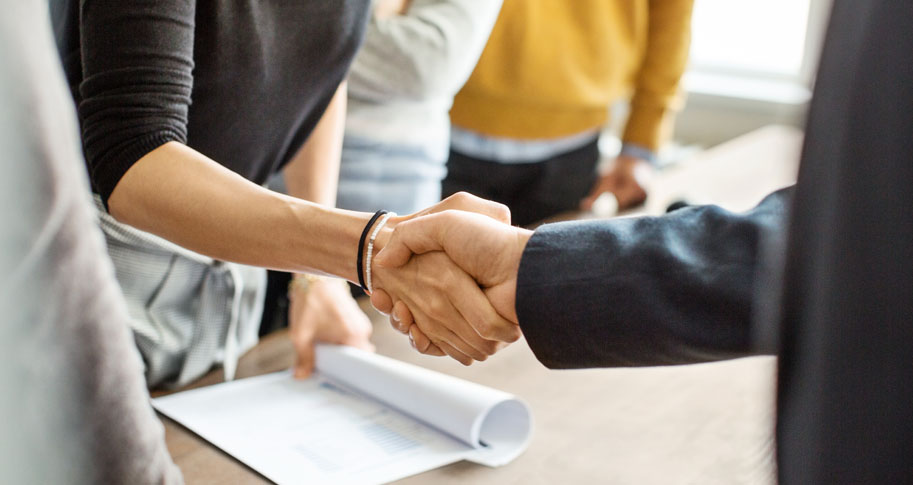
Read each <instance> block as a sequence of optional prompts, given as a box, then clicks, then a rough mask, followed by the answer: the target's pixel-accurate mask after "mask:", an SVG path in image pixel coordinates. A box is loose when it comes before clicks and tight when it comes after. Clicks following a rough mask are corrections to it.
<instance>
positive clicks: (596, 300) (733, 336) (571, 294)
mask: <svg viewBox="0 0 913 485" xmlns="http://www.w3.org/2000/svg"><path fill="white" fill-rule="evenodd" d="M791 192H792V189H791V188H787V189H783V190H781V191H778V192H775V193H774V194H771V195H770V196H768V197H767V198H766V199H765V200H764V201H762V202H761V203H760V204H759V205H758V206H757V207H756V208H754V209H753V210H751V211H749V212H747V213H741V214H737V213H732V212H727V211H725V210H723V209H721V208H719V207H717V206H699V207H690V208H686V209H680V210H678V211H675V212H673V213H671V214H668V215H666V216H662V217H643V218H628V219H615V220H608V221H574V222H566V223H559V224H549V225H545V226H542V227H540V228H539V229H537V230H536V232H535V233H534V234H533V236H532V238H531V239H530V241H529V243H528V244H527V246H526V250H525V251H524V253H523V258H522V260H521V263H520V271H519V276H518V282H517V303H516V306H517V314H518V316H519V319H520V326H521V328H522V329H523V333H524V335H525V336H526V340H527V342H528V343H529V346H530V348H532V350H533V352H534V353H535V354H536V357H537V358H538V359H539V360H540V361H541V362H542V363H543V364H545V365H546V366H548V367H553V368H582V367H606V366H648V365H666V364H685V363H695V362H705V361H712V360H719V359H725V358H733V357H738V356H744V355H747V354H748V353H750V345H751V342H750V341H751V335H752V329H751V323H750V320H751V315H752V308H751V302H752V299H753V297H754V292H755V288H754V286H755V283H754V282H755V281H756V278H755V276H756V272H757V269H758V259H759V254H760V252H761V249H760V248H761V245H762V241H763V240H765V239H766V238H767V237H771V236H774V235H777V234H780V233H781V232H782V228H783V223H784V219H785V217H786V209H787V205H788V200H789V198H790V195H791Z"/></svg>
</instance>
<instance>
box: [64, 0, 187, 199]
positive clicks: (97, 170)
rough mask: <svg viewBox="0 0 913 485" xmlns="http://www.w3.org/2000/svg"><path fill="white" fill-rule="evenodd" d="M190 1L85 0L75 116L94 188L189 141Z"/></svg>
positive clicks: (104, 189)
mask: <svg viewBox="0 0 913 485" xmlns="http://www.w3.org/2000/svg"><path fill="white" fill-rule="evenodd" d="M195 11H196V1H195V0H151V1H150V0H83V1H81V2H80V11H79V33H80V46H81V50H82V54H81V58H82V79H83V81H82V83H81V85H80V86H79V119H80V124H81V125H82V139H83V145H84V149H85V155H86V159H87V162H88V165H89V173H90V176H91V179H92V185H93V187H94V189H95V190H96V191H97V192H98V193H99V194H100V195H101V197H102V200H103V201H104V202H105V204H106V205H107V201H108V197H109V196H110V195H111V192H112V191H114V187H116V186H117V183H118V182H119V181H120V179H121V177H123V175H124V174H125V173H126V172H127V170H128V169H129V168H130V167H132V166H133V164H134V163H136V161H137V160H139V159H140V158H142V157H143V156H144V155H146V154H147V153H149V152H150V151H152V150H154V149H156V148H158V147H159V146H161V145H163V144H165V143H167V142H169V141H178V142H181V143H186V141H187V113H188V107H189V106H190V94H191V90H192V88H193V77H192V75H191V71H192V70H193V40H194V15H195Z"/></svg>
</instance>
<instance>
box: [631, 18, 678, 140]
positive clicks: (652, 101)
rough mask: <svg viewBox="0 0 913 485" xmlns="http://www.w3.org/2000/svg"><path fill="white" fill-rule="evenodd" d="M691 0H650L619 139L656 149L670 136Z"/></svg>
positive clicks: (675, 109)
mask: <svg viewBox="0 0 913 485" xmlns="http://www.w3.org/2000/svg"><path fill="white" fill-rule="evenodd" d="M693 3H694V2H693V0H662V1H653V2H651V5H650V12H649V26H648V29H649V31H648V33H647V46H646V53H645V55H644V57H643V61H642V62H641V65H640V71H639V73H638V75H637V78H636V79H637V80H636V85H635V86H634V95H633V97H632V99H631V115H630V116H629V118H628V121H627V124H626V126H625V130H624V133H623V136H622V138H623V141H625V142H627V143H634V144H637V145H640V146H643V147H645V148H648V149H650V150H656V149H658V148H659V146H660V145H661V144H662V143H663V142H664V141H665V140H666V139H667V138H668V137H669V136H670V134H671V128H672V121H673V118H674V114H675V112H676V111H678V109H679V108H680V106H681V104H682V97H681V93H680V89H679V85H680V83H681V78H682V74H683V73H684V72H685V67H686V66H687V63H688V51H689V48H690V45H691V10H692V7H693Z"/></svg>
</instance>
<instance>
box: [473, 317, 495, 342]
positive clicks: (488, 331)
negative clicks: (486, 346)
mask: <svg viewBox="0 0 913 485" xmlns="http://www.w3.org/2000/svg"><path fill="white" fill-rule="evenodd" d="M494 330H495V329H494V325H492V324H491V323H490V322H488V321H486V320H482V321H480V322H477V323H476V332H478V333H479V336H481V337H482V338H485V339H489V340H490V339H492V337H493V336H494V335H493V334H494V333H495V332H494Z"/></svg>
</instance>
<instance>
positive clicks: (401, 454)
mask: <svg viewBox="0 0 913 485" xmlns="http://www.w3.org/2000/svg"><path fill="white" fill-rule="evenodd" d="M317 370H318V372H317V373H316V374H315V375H314V377H311V378H310V379H307V380H303V381H296V380H295V379H293V378H292V377H291V374H290V373H289V372H279V373H275V374H268V375H264V376H259V377H252V378H248V379H242V380H239V381H234V382H228V383H224V384H218V385H215V386H210V387H205V388H201V389H195V390H190V391H185V392H180V393H176V394H172V395H170V396H165V397H162V398H158V399H155V400H153V406H154V407H155V408H156V409H157V410H159V411H160V412H161V413H162V414H165V415H166V416H168V417H170V418H172V419H174V420H175V421H178V422H179V423H181V424H183V425H184V426H186V427H187V428H189V429H190V430H192V431H194V432H195V433H197V434H199V435H200V436H201V437H203V438H204V439H206V440H207V441H209V442H210V443H212V444H213V445H215V446H217V447H219V448H221V449H222V450H224V451H225V452H227V453H229V454H230V455H232V456H234V457H235V458H237V459H238V460H240V461H242V462H244V463H245V464H247V465H248V466H250V467H251V468H253V469H255V470H257V471H258V472H260V473H261V474H263V475H264V476H266V477H267V478H269V479H270V480H273V481H275V482H276V483H279V484H294V483H384V482H389V481H392V480H397V479H400V478H403V477H407V476H410V475H413V474H416V473H421V472H423V471H426V470H430V469H433V468H436V467H439V466H442V465H446V464H449V463H454V462H456V461H460V460H469V461H473V462H476V463H480V464H483V465H487V466H500V465H503V464H506V463H508V462H510V461H511V460H513V459H514V458H516V457H517V456H519V455H520V454H521V453H522V452H523V451H524V450H525V449H526V447H527V446H528V444H529V439H530V432H531V429H532V416H531V414H530V410H529V407H528V406H527V405H526V404H525V403H524V402H523V401H521V400H520V399H518V398H516V397H515V396H512V395H510V394H507V393H505V392H502V391H498V390H496V389H492V388H489V387H485V386H482V385H479V384H475V383H472V382H469V381H465V380H462V379H458V378H456V377H452V376H448V375H446V374H441V373H439V372H434V371H431V370H428V369H425V368H422V367H418V366H414V365H411V364H407V363H404V362H400V361H397V360H394V359H390V358H387V357H383V356H380V355H376V354H372V353H369V352H365V351H362V350H358V349H354V348H351V347H339V346H329V345H322V346H319V347H318V349H317Z"/></svg>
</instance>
